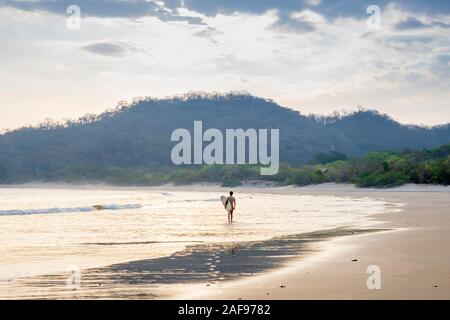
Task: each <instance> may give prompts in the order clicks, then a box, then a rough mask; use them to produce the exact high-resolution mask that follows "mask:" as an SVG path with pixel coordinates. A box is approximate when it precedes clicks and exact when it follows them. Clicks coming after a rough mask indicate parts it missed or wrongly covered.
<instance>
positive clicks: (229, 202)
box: [221, 191, 236, 223]
mask: <svg viewBox="0 0 450 320" xmlns="http://www.w3.org/2000/svg"><path fill="white" fill-rule="evenodd" d="M221 200H222V203H223V205H224V207H225V209H226V210H227V212H228V222H229V223H230V222H233V212H234V210H235V209H236V199H235V198H234V197H233V191H230V195H229V196H228V197H226V198H225V197H223V196H222V197H221Z"/></svg>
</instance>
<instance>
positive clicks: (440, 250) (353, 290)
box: [30, 184, 450, 300]
mask: <svg viewBox="0 0 450 320" xmlns="http://www.w3.org/2000/svg"><path fill="white" fill-rule="evenodd" d="M36 187H45V188H48V186H47V185H45V186H42V185H38V186H36ZM54 187H55V188H61V186H60V185H58V186H54ZM75 187H76V188H78V186H75ZM90 187H91V188H99V186H90ZM83 188H86V186H84V187H83ZM112 188H113V189H115V190H136V189H137V190H144V191H145V190H149V191H152V190H158V191H171V190H172V191H174V190H177V191H190V192H192V191H193V190H194V191H195V190H198V191H210V192H217V191H224V190H226V189H225V188H222V187H220V186H216V187H212V186H204V185H195V186H189V187H185V186H181V187H178V186H166V188H161V187H133V188H131V189H130V187H112ZM233 190H236V192H238V193H242V194H245V193H246V192H252V193H254V192H258V193H262V194H272V195H276V194H279V195H316V196H318V195H327V196H336V197H347V198H355V199H362V198H371V199H376V200H382V201H385V202H386V203H387V204H386V205H387V207H386V210H387V211H389V212H387V211H385V212H383V213H374V214H372V215H370V216H369V217H368V219H369V221H371V223H370V224H369V225H368V226H367V227H366V228H367V230H369V229H373V230H374V231H377V232H370V231H369V232H368V233H361V234H359V232H358V229H360V228H358V227H356V226H349V228H347V229H346V230H347V231H345V232H343V233H341V234H338V230H337V229H336V230H334V229H333V230H322V231H321V232H322V233H324V231H325V233H327V234H326V236H324V237H323V236H321V235H320V234H319V235H318V236H317V237H315V238H314V236H312V235H311V234H309V235H306V234H303V235H302V236H301V237H299V235H297V238H295V237H294V239H293V240H294V241H293V242H289V243H288V242H285V243H284V244H285V245H286V247H287V248H284V247H283V243H277V244H276V245H275V246H274V243H275V242H277V241H278V242H279V241H280V239H271V240H269V241H266V242H267V243H265V244H263V245H256V249H257V253H256V255H255V254H254V253H253V255H252V253H250V254H247V253H244V255H243V256H242V259H243V261H242V262H241V263H243V264H242V266H239V262H238V260H233V261H231V260H230V259H229V258H230V257H231V254H230V250H229V248H227V249H225V250H222V253H221V254H218V252H219V251H220V250H216V251H215V253H214V254H213V256H208V255H210V254H209V253H208V254H205V251H206V250H203V251H202V250H200V251H197V252H194V254H191V255H190V256H189V254H188V255H186V256H189V257H187V259H186V257H185V258H183V259H184V261H185V262H186V260H189V259H190V260H192V262H191V264H199V261H203V260H205V261H203V262H204V263H200V265H206V264H207V263H209V262H211V261H209V258H211V259H212V260H214V261H213V262H212V264H213V265H214V267H216V269H218V270H217V271H220V274H226V273H227V272H228V274H226V276H225V277H222V278H221V279H218V280H219V281H215V279H214V278H211V277H205V276H204V273H205V272H206V273H208V272H211V271H210V270H209V271H205V270H193V271H194V272H197V278H195V277H193V276H192V277H191V278H192V279H191V278H189V275H181V274H178V275H177V274H174V273H173V272H169V274H168V275H167V276H166V275H165V274H164V273H165V272H167V270H169V271H170V268H172V269H173V270H175V271H177V270H180V264H179V263H178V262H176V261H173V257H166V258H163V259H162V260H161V261H160V262H162V265H165V267H166V268H165V269H158V268H159V267H160V265H161V264H160V265H156V264H155V263H154V260H153V259H151V260H152V261H151V260H137V261H129V262H125V263H120V264H115V265H110V266H109V267H112V268H115V269H116V271H117V270H118V271H120V272H116V274H119V275H120V274H124V272H125V273H126V272H127V271H129V270H130V268H131V269H133V268H134V269H136V270H137V271H138V272H136V273H135V274H136V275H137V278H136V279H139V281H141V280H142V281H143V282H142V283H139V285H138V286H137V288H136V289H137V291H136V292H135V293H134V294H133V293H132V290H127V289H125V291H124V292H121V290H120V289H119V288H120V287H119V288H116V289H118V291H117V292H115V291H114V290H113V291H110V289H113V287H110V286H109V285H111V284H113V283H114V280H117V281H118V283H121V284H127V283H134V282H135V281H138V280H135V279H134V278H133V277H131V278H130V276H129V275H128V276H126V277H123V278H120V277H117V276H116V277H115V278H114V277H113V278H112V280H111V279H109V278H108V277H105V275H108V274H109V275H111V273H109V271H110V270H108V267H106V268H103V269H102V270H100V272H99V273H98V274H100V275H101V277H100V279H101V280H102V281H103V287H102V291H103V292H105V293H106V292H110V293H111V295H110V296H109V297H110V298H120V297H122V298H131V299H133V298H139V299H141V298H145V299H148V298H150V299H188V300H189V299H215V300H217V299H219V300H220V299H231V300H233V299H428V298H430V299H450V279H446V277H447V273H446V271H447V270H450V252H446V251H448V250H446V245H447V244H448V243H450V241H449V240H450V236H449V235H450V209H449V208H450V197H449V195H450V192H449V191H450V189H449V188H446V187H440V186H432V187H428V188H423V187H421V186H415V185H412V186H403V187H397V188H395V189H361V188H357V187H355V186H353V185H344V186H343V185H336V184H328V185H316V186H312V187H311V186H308V187H276V188H272V187H265V188H255V187H250V188H248V187H240V188H234V189H233ZM398 208H401V210H398ZM391 209H393V210H391ZM363 229H364V228H363ZM375 229H376V230H375ZM330 231H331V232H330ZM349 231H350V232H349ZM360 231H361V230H360ZM363 232H364V231H363ZM350 233H356V234H350ZM305 240H306V241H305ZM264 241H265V240H264ZM271 242H272V244H270V243H271ZM236 243H238V244H239V245H241V248H242V249H244V251H243V252H245V250H248V249H249V248H250V249H254V247H253V248H252V244H251V243H242V242H241V243H239V241H236ZM293 244H294V245H293ZM220 246H221V244H217V245H216V247H217V248H219V247H220ZM258 246H259V247H258ZM295 246H297V248H300V250H298V251H295V250H291V249H292V248H294V247H295ZM289 247H290V248H291V249H289ZM217 248H216V249H217ZM280 248H281V249H280ZM185 249H186V250H187V249H189V247H186V248H185ZM186 250H185V251H186ZM258 250H259V252H258ZM270 250H272V252H271V253H270ZM283 250H284V253H283ZM289 250H291V251H290V252H289ZM262 252H266V253H265V255H268V257H269V258H270V255H275V256H277V252H278V253H280V256H281V257H283V256H284V257H285V258H282V259H281V260H283V261H281V262H280V261H275V260H272V262H270V261H263V262H267V263H266V264H265V265H258V264H255V262H256V261H257V260H255V257H258V256H260V257H262V256H261V253H262ZM267 252H269V253H267ZM295 252H297V254H295ZM246 254H247V256H245V255H246ZM216 256H220V258H216ZM216 259H218V261H215V260H216ZM246 259H247V260H246ZM260 259H261V258H260ZM269 260H270V259H269ZM249 263H250V265H249ZM187 265H189V263H188V264H187ZM371 265H376V266H379V267H380V269H381V274H382V276H381V283H382V288H381V290H369V289H368V288H367V286H366V282H367V277H368V276H369V275H368V274H367V268H368V267H369V266H371ZM185 266H186V263H185V264H184V265H181V269H182V268H183V267H185ZM251 266H252V267H251ZM268 266H269V267H268ZM236 267H238V268H237V270H238V272H236ZM252 268H253V269H252ZM200 269H201V268H200ZM244 269H245V270H244ZM227 270H228V271H227ZM230 270H231V272H230ZM92 271H94V272H92V273H91V275H92V276H93V277H92V278H91V279H90V280H92V281H93V282H92V283H91V285H92V284H93V285H94V287H95V286H97V285H99V284H98V283H97V282H95V281H98V277H97V276H96V275H95V271H97V272H98V271H99V270H98V269H97V270H92ZM152 272H153V275H152V274H151V273H152ZM239 272H242V273H244V274H246V275H244V276H242V274H241V275H240V274H239ZM254 272H255V274H253V273H254ZM202 273H203V274H202ZM113 274H114V273H113ZM155 274H156V275H157V276H156V279H161V280H156V281H155V277H154V275H155ZM249 275H250V276H249ZM60 276H61V275H50V276H49V277H44V278H42V279H41V280H43V283H47V281H49V282H48V284H49V285H57V286H59V284H58V283H59V282H60V280H61V279H60ZM171 276H172V278H173V279H172V278H171ZM180 276H182V277H183V280H182V281H178V280H180V279H181V278H179V277H180ZM152 277H153V278H152ZM166 277H168V280H167V279H165V278H166ZM177 277H178V278H177ZM88 278H89V277H88ZM58 279H59V280H58ZM170 279H172V281H169V280H170ZM177 279H178V280H177ZM235 279H237V280H235ZM165 280H167V281H165ZM190 280H192V281H190ZM196 280H197V282H196V283H194V281H196ZM111 281H112V282H111ZM152 281H153V282H154V284H155V285H156V287H153V285H152V287H151V288H149V287H148V284H149V283H152ZM90 288H92V286H89V285H88V286H87V287H86V288H85V289H86V290H88V291H89V289H90ZM97 288H98V287H97ZM130 289H131V288H130ZM154 289H155V290H154ZM63 291H64V290H63ZM81 291H83V290H81ZM88 291H87V292H84V293H87V295H84V294H83V293H82V292H78V294H75V295H74V296H72V298H77V299H80V298H81V299H83V296H84V297H85V298H88V297H91V298H100V297H96V296H95V295H92V294H91V293H90V292H88ZM237 293H239V294H237ZM67 294H68V295H69V297H68V298H70V296H71V294H74V292H72V293H69V292H67ZM122 294H124V295H123V296H122ZM63 296H65V294H63V295H61V296H60V297H63ZM30 297H31V298H33V297H32V296H30ZM34 298H39V297H34ZM41 298H42V297H41ZM105 298H108V296H105Z"/></svg>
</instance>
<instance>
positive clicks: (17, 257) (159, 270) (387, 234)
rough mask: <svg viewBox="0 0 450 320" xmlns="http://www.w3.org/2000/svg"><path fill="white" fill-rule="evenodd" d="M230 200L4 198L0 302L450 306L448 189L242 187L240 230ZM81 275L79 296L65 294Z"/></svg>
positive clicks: (109, 191) (96, 193)
mask: <svg viewBox="0 0 450 320" xmlns="http://www.w3.org/2000/svg"><path fill="white" fill-rule="evenodd" d="M227 190H228V189H225V188H221V187H218V186H214V185H192V186H181V187H174V186H163V187H128V188H124V187H113V186H69V185H44V186H43V185H26V186H17V187H15V188H9V189H3V190H0V191H2V192H3V194H8V195H11V194H14V193H16V194H17V195H19V194H24V193H26V194H27V197H28V198H27V199H20V202H21V203H23V202H24V201H25V200H26V201H28V202H27V205H28V207H24V208H21V210H17V208H16V207H17V206H18V204H17V203H11V200H10V198H11V197H10V196H8V197H6V196H4V197H3V198H1V197H0V199H2V202H1V203H2V208H1V209H2V210H0V212H1V213H2V215H1V217H0V218H1V219H2V223H3V226H4V230H3V233H2V234H0V235H1V236H2V241H3V244H4V252H3V253H2V254H3V255H4V259H3V263H2V264H1V265H0V270H2V274H1V275H2V277H3V279H2V280H3V281H2V282H1V283H0V297H2V298H4V299H10V298H24V299H98V298H101V299H115V298H121V299H123V298H125V299H214V300H217V299H232V300H235V299H243V300H246V299H449V298H450V280H449V277H448V273H449V271H450V253H449V250H447V246H448V244H449V243H450V242H449V240H450V239H449V235H450V232H449V231H450V230H449V229H450V209H449V208H450V197H449V195H450V191H449V189H448V188H446V187H438V186H413V185H407V186H403V187H398V188H392V189H360V188H356V187H354V186H351V185H334V184H324V185H317V186H309V187H274V186H262V185H259V184H254V185H246V186H243V187H237V188H234V189H233V190H234V191H235V194H236V196H237V199H238V211H237V213H236V222H235V224H234V225H231V226H230V225H227V224H226V220H225V219H226V216H225V215H224V213H225V211H224V210H223V208H220V205H219V204H220V201H219V195H221V194H224V193H225V192H226V191H227ZM33 194H34V196H33ZM45 195H51V201H49V200H48V199H46V196H45ZM17 201H19V200H17ZM218 203H219V204H218ZM50 204H51V206H50ZM57 204H58V205H59V206H58V207H55V206H56V205H57ZM239 206H240V207H239ZM13 208H15V209H14V210H13ZM222 210H223V211H222ZM239 210H240V211H239ZM30 224H32V226H31V225H30ZM63 224H64V225H63ZM49 226H51V228H50V227H49ZM27 228H28V229H27ZM5 230H6V231H5ZM8 230H9V231H10V232H8ZM11 234H12V235H13V236H11ZM16 237H17V239H16ZM30 248H31V249H32V250H31V249H30ZM73 266H76V267H77V268H78V272H79V278H80V283H79V284H78V285H77V286H75V287H74V286H69V287H68V282H67V280H68V279H70V276H71V274H70V270H68V267H73ZM368 268H369V271H370V272H373V270H374V268H375V269H377V270H378V271H379V275H377V276H379V278H377V279H379V288H378V287H377V285H375V287H372V288H371V289H369V288H368V284H367V279H368V278H369V276H371V274H368V273H367V272H368ZM10 271H13V272H18V271H20V272H21V274H20V275H18V276H15V275H14V274H11V273H10ZM68 271H69V272H68ZM72 271H73V270H72ZM378 271H377V272H378ZM369 286H370V285H369Z"/></svg>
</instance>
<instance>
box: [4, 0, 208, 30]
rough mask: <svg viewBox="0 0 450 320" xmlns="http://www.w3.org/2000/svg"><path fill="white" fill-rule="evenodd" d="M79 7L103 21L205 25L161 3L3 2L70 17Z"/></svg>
mask: <svg viewBox="0 0 450 320" xmlns="http://www.w3.org/2000/svg"><path fill="white" fill-rule="evenodd" d="M74 4H76V5H77V6H79V7H80V9H81V15H82V16H91V17H99V18H142V17H147V16H154V17H156V18H158V19H160V20H161V21H184V22H187V23H189V24H204V22H203V21H202V19H201V18H199V17H193V16H183V15H179V14H178V13H177V11H176V10H175V11H174V10H171V9H169V8H166V7H165V6H164V5H163V3H162V2H161V1H152V0H133V1H122V0H96V1H90V0H77V1H75V3H74V1H73V0H61V1H53V0H37V1H32V0H24V1H1V0H0V8H1V7H12V8H16V9H20V10H24V11H45V12H50V13H53V14H58V15H66V10H67V8H68V7H69V6H71V5H74Z"/></svg>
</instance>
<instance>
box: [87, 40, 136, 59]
mask: <svg viewBox="0 0 450 320" xmlns="http://www.w3.org/2000/svg"><path fill="white" fill-rule="evenodd" d="M135 49H136V48H135V47H134V46H132V45H130V44H128V43H123V42H96V43H91V44H88V45H85V46H82V47H81V50H84V51H87V52H90V53H94V54H99V55H103V56H110V57H125V56H127V55H128V54H130V52H132V51H135Z"/></svg>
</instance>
